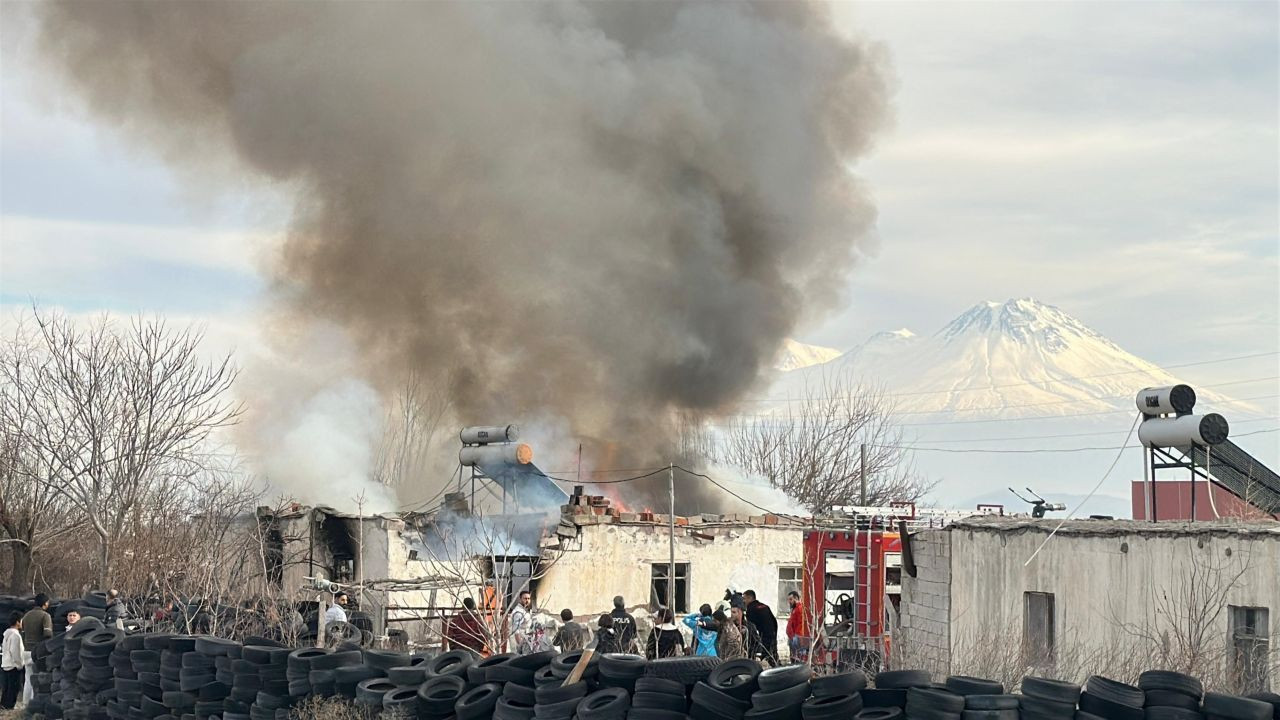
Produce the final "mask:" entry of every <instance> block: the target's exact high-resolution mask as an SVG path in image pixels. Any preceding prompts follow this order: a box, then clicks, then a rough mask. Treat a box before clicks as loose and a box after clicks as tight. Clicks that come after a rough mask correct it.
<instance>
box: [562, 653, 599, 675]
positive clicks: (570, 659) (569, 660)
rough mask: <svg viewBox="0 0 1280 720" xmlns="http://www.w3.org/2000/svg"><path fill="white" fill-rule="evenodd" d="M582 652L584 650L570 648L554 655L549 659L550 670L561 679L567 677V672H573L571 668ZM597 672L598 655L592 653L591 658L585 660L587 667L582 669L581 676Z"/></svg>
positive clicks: (576, 662)
mask: <svg viewBox="0 0 1280 720" xmlns="http://www.w3.org/2000/svg"><path fill="white" fill-rule="evenodd" d="M583 652H585V651H583V650H572V651H570V652H567V653H561V654H559V655H557V656H555V658H553V659H552V660H551V672H552V673H553V674H554V675H555V676H556V677H558V678H561V679H564V678H567V677H569V673H572V672H573V668H574V666H576V665H577V664H578V660H579V659H580V658H581V657H582V653H583ZM599 672H600V656H599V655H595V654H592V656H591V659H590V660H588V661H587V668H586V670H585V671H583V673H582V677H583V678H588V677H595V676H596V675H597V674H599Z"/></svg>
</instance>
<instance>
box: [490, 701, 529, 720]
mask: <svg viewBox="0 0 1280 720" xmlns="http://www.w3.org/2000/svg"><path fill="white" fill-rule="evenodd" d="M493 717H494V720H533V703H528V704H525V703H522V702H518V701H515V700H512V699H511V698H509V697H507V696H506V695H503V696H502V697H500V698H498V704H497V705H495V706H494V708H493Z"/></svg>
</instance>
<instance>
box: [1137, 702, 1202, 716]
mask: <svg viewBox="0 0 1280 720" xmlns="http://www.w3.org/2000/svg"><path fill="white" fill-rule="evenodd" d="M1143 717H1144V720H1204V715H1201V714H1200V711H1199V710H1190V709H1188V708H1183V707H1172V706H1169V705H1151V706H1148V707H1147V709H1146V710H1144V711H1143Z"/></svg>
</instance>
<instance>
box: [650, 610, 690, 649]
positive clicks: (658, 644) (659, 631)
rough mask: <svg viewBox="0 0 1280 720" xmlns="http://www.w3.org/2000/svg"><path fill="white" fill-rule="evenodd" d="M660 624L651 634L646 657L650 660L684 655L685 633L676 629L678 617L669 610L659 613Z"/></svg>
mask: <svg viewBox="0 0 1280 720" xmlns="http://www.w3.org/2000/svg"><path fill="white" fill-rule="evenodd" d="M657 619H658V624H657V625H654V626H653V632H651V633H649V641H648V642H647V643H646V644H645V650H644V656H645V657H647V658H649V659H650V660H657V659H658V658H668V657H679V656H681V655H684V633H682V632H680V628H678V627H676V616H675V615H674V614H673V613H672V612H671V610H670V609H669V608H662V609H661V610H659V611H658V618H657Z"/></svg>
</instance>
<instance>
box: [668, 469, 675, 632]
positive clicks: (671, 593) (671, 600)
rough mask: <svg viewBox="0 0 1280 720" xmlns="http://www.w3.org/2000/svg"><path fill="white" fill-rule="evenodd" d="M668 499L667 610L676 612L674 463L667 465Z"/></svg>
mask: <svg viewBox="0 0 1280 720" xmlns="http://www.w3.org/2000/svg"><path fill="white" fill-rule="evenodd" d="M667 499H668V500H669V501H670V503H671V512H670V513H669V514H668V515H667V531H668V534H669V537H668V541H667V609H668V610H670V611H671V613H672V614H673V616H674V614H675V611H676V470H675V464H674V463H667Z"/></svg>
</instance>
